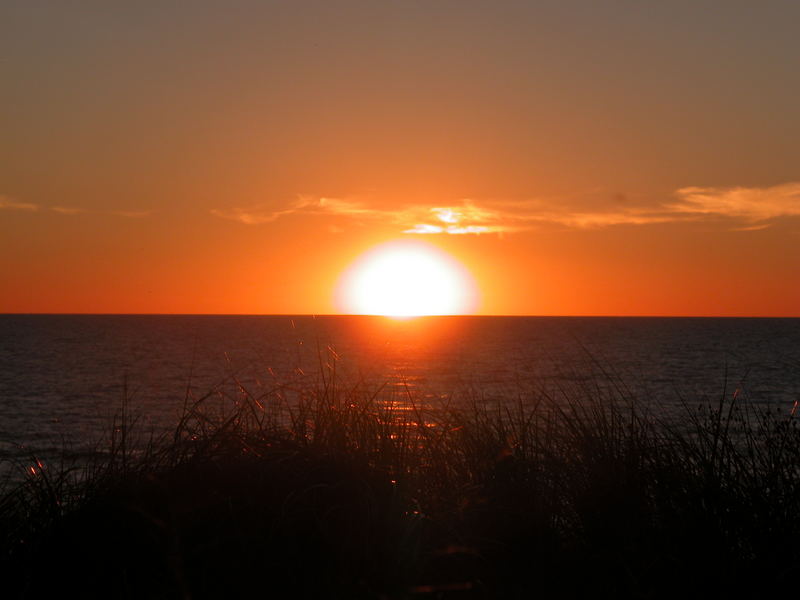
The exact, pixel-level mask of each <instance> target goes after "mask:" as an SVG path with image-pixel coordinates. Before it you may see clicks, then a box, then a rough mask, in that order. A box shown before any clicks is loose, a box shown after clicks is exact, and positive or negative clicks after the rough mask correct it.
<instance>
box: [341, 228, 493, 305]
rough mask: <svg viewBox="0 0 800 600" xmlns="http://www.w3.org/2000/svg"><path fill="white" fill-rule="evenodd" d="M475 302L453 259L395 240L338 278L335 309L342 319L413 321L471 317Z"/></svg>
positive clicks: (474, 292)
mask: <svg viewBox="0 0 800 600" xmlns="http://www.w3.org/2000/svg"><path fill="white" fill-rule="evenodd" d="M478 297H479V294H478V288H477V286H476V284H475V281H474V279H473V278H472V276H471V275H470V273H469V271H468V270H467V269H466V267H465V266H464V265H462V264H461V263H459V262H458V261H457V260H456V259H455V258H453V257H452V256H450V255H449V254H447V253H446V252H444V251H443V250H441V249H440V248H437V247H436V246H434V245H432V244H428V243H425V242H420V241H416V240H411V241H409V240H401V241H392V242H387V243H385V244H381V245H379V246H376V247H375V248H373V249H371V250H369V251H368V252H366V253H365V254H363V255H362V256H361V257H359V258H358V259H357V260H356V261H355V262H354V263H353V264H352V265H351V266H350V267H349V268H348V269H347V270H346V271H345V273H344V274H343V275H342V277H341V279H340V281H339V285H338V287H337V290H336V298H335V303H336V307H337V309H338V310H339V311H340V312H343V313H349V314H362V315H385V316H391V317H416V316H423V315H462V314H471V313H473V312H474V311H475V310H476V308H477V306H478Z"/></svg>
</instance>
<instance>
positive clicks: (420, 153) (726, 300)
mask: <svg viewBox="0 0 800 600" xmlns="http://www.w3.org/2000/svg"><path fill="white" fill-rule="evenodd" d="M140 4H144V3H134V4H131V5H129V6H126V7H120V6H116V7H112V6H110V5H109V4H108V3H105V2H96V3H92V2H86V3H81V5H80V6H81V8H79V9H78V8H75V6H71V7H70V6H67V3H60V2H52V3H30V2H22V1H19V2H13V1H12V2H10V3H9V4H8V7H7V8H4V9H3V12H4V14H3V15H2V18H0V79H1V80H2V81H3V82H4V84H3V86H4V92H3V100H2V102H3V109H2V111H0V131H2V132H3V134H2V140H1V141H0V312H89V313H94V312H124V313H127V312H136V313H140V312H144V313H150V312H155V313H292V314H296V313H317V314H319V313H330V312H335V310H336V308H335V305H334V290H335V287H336V284H337V281H338V279H339V277H340V275H341V274H342V273H343V272H344V271H345V270H346V269H347V267H348V266H349V265H350V264H351V263H352V262H353V261H354V260H355V259H356V258H357V257H358V256H360V255H361V254H363V253H364V252H366V251H368V250H369V249H370V248H371V247H373V246H375V245H376V244H380V243H382V242H385V241H388V240H393V239H408V238H416V239H424V240H425V241H427V242H429V243H432V244H434V245H436V246H439V247H440V248H442V249H444V250H445V251H447V252H449V253H450V254H452V255H453V256H454V257H456V258H457V259H458V260H459V261H460V262H461V263H463V264H464V265H465V266H466V267H467V268H468V269H469V270H470V271H471V273H472V274H473V276H474V278H475V279H476V281H477V282H478V284H479V287H480V292H481V298H482V301H481V305H480V308H479V312H481V313H483V314H536V315H726V316H734V315H759V316H769V315H774V316H778V315H782V316H800V279H799V278H798V275H797V274H798V273H800V250H798V248H800V146H798V143H797V140H798V139H800V112H798V111H797V108H796V107H797V98H798V97H800V79H798V77H797V65H798V64H800V44H798V43H797V41H796V32H795V30H794V29H795V25H796V23H797V22H800V5H798V4H797V3H795V2H788V1H787V2H780V1H773V2H764V3H758V5H756V3H737V2H727V1H725V2H723V1H720V2H670V3H658V4H656V3H633V2H622V1H617V2H612V1H608V2H588V1H587V2H577V1H576V2H567V1H564V2H546V1H545V2H537V3H528V2H504V3H488V2H470V1H466V0H462V1H458V2H456V1H452V2H450V1H440V2H404V3H390V2H386V3H382V2H378V3H376V2H291V3H289V2H286V3H284V2H268V3H266V2H228V3H221V2H197V3H193V8H192V12H187V9H186V8H185V5H184V4H182V3H174V4H171V3H153V4H152V5H151V4H147V5H146V6H145V5H140ZM662 4H663V5H662ZM534 5H535V6H534Z"/></svg>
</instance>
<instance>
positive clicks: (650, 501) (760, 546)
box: [0, 379, 800, 598]
mask: <svg viewBox="0 0 800 600" xmlns="http://www.w3.org/2000/svg"><path fill="white" fill-rule="evenodd" d="M675 423H676V422H675V421H674V422H672V424H668V423H663V422H659V421H658V420H655V419H653V418H652V417H648V416H647V414H646V412H645V411H644V410H643V409H642V407H641V406H640V405H639V404H637V402H636V401H635V400H634V399H633V398H630V397H628V396H627V394H626V393H625V392H624V391H623V390H621V389H617V391H616V392H614V393H606V392H602V391H601V390H600V389H580V390H579V389H575V390H571V391H562V392H560V393H558V394H549V393H545V392H541V393H539V394H534V395H531V396H530V397H525V398H522V399H517V400H513V401H509V402H508V403H506V404H496V403H488V402H482V401H480V400H479V399H475V400H473V401H472V402H471V403H464V402H462V403H461V404H460V405H459V406H458V407H445V406H435V407H434V406H428V405H426V404H423V403H422V402H420V401H418V400H417V399H415V398H414V397H413V394H411V393H410V392H409V393H406V391H401V392H399V393H388V392H386V391H385V390H377V391H375V390H372V391H370V390H367V389H364V388H363V387H362V386H360V385H355V386H352V387H349V388H345V387H344V386H342V385H341V384H338V383H336V384H334V383H332V382H331V381H330V380H325V379H321V380H320V382H319V384H318V385H315V386H312V387H310V388H308V389H303V388H297V387H295V388H291V389H290V386H288V385H287V386H279V387H276V388H274V389H271V390H266V391H264V390H262V391H259V393H252V392H249V391H247V390H245V389H244V388H243V387H241V386H238V388H237V391H236V392H235V393H233V394H227V393H223V392H222V391H221V390H215V391H213V392H210V393H209V394H207V395H206V396H204V397H202V398H197V399H192V398H191V397H190V396H187V405H186V409H185V411H184V415H183V418H182V419H181V420H180V423H179V424H178V426H177V428H176V430H175V431H174V433H173V434H171V435H170V436H169V438H159V439H157V440H147V441H144V442H143V441H142V440H140V439H137V438H136V427H135V422H133V420H132V419H131V418H129V416H128V415H124V414H123V415H121V417H120V419H119V420H118V422H116V423H115V424H114V427H113V432H112V434H111V439H110V440H109V443H108V448H107V449H106V450H105V451H104V452H100V453H98V454H97V456H96V457H95V458H94V459H92V460H89V461H87V460H86V459H85V458H83V459H81V461H80V462H76V463H74V464H68V463H67V462H64V463H62V464H61V465H52V464H39V463H37V462H36V460H35V459H32V461H31V464H26V465H25V468H26V469H28V475H27V479H26V481H25V482H24V483H23V484H22V485H16V486H14V487H13V488H10V489H8V490H6V491H5V493H4V495H3V497H2V505H0V525H1V527H2V529H0V534H2V536H3V537H2V540H0V541H1V542H2V553H3V554H2V575H3V584H2V585H3V588H4V589H3V596H4V597H6V598H41V597H48V598H52V597H60V596H65V595H77V596H80V597H103V598H216V597H245V596H246V597H319V598H328V597H340V598H529V597H542V598H582V597H589V596H591V597H613V598H675V597H684V598H685V597H724V596H733V597H753V598H758V597H765V598H766V597H772V596H774V595H775V594H777V593H778V592H780V591H782V590H784V589H791V587H793V586H792V585H791V584H793V583H794V582H796V581H797V577H798V575H800V562H798V560H799V559H800V544H798V541H799V540H800V537H798V533H800V531H799V530H800V433H799V432H798V429H797V427H796V421H795V420H794V414H793V411H792V412H791V413H789V412H788V411H783V412H781V411H776V410H774V409H773V410H771V411H770V410H756V409H754V408H752V407H751V406H750V405H748V404H747V403H744V402H742V401H741V400H740V399H739V398H738V397H737V395H736V394H735V393H733V394H728V393H725V394H723V395H722V396H721V398H720V399H719V401H718V402H717V403H715V404H713V405H709V404H704V405H703V406H701V407H700V408H688V407H687V408H686V417H685V419H683V420H681V421H677V423H679V424H677V425H676V424H675Z"/></svg>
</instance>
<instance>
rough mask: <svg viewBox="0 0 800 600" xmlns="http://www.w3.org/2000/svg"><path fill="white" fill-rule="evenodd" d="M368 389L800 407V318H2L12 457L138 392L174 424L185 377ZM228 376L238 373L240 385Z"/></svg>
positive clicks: (6, 447)
mask: <svg viewBox="0 0 800 600" xmlns="http://www.w3.org/2000/svg"><path fill="white" fill-rule="evenodd" d="M333 369H335V371H336V380H337V382H339V383H340V384H341V385H343V386H345V387H351V386H353V385H355V384H356V383H358V382H360V384H361V385H362V386H366V387H369V386H372V387H374V388H375V389H378V387H379V386H380V385H382V384H385V387H384V388H383V390H384V393H391V391H392V390H393V389H395V390H400V391H401V392H402V393H406V390H408V391H409V392H410V393H412V394H414V395H415V397H417V398H423V399H426V400H427V401H430V402H438V401H442V400H448V401H450V402H451V403H453V404H457V403H458V402H461V401H464V400H465V399H470V400H472V399H477V400H479V401H481V402H495V401H506V400H508V399H512V400H515V401H516V400H517V399H518V398H523V399H524V398H525V397H527V396H528V395H529V394H530V393H531V392H533V391H536V390H541V389H545V390H547V391H550V392H551V393H555V392H557V391H558V390H565V391H566V392H569V391H570V390H576V389H578V388H581V387H582V388H583V389H584V390H586V389H591V388H592V387H593V386H597V385H599V386H600V387H601V388H602V387H608V386H612V385H618V384H619V382H621V383H622V385H624V386H625V388H626V389H628V390H629V391H630V393H631V394H634V395H636V396H638V397H640V398H641V400H642V401H643V402H646V403H648V406H650V407H651V410H652V411H654V412H664V413H667V412H669V411H673V410H675V409H676V407H678V406H680V405H681V404H682V403H683V402H687V403H690V404H691V403H696V402H702V401H704V400H706V399H717V398H719V396H720V394H721V393H723V391H726V392H727V393H728V394H732V393H733V391H734V390H735V389H736V388H737V387H739V388H740V393H741V394H742V395H743V397H745V398H746V399H748V400H749V401H751V402H758V403H771V404H775V405H778V406H779V407H782V408H785V409H787V410H788V409H789V408H790V407H791V405H792V404H793V403H794V402H795V401H797V400H798V399H800V319H715V318H691V319H687V318H570V317H425V318H418V319H411V320H406V321H395V320H390V319H385V318H382V317H350V316H326V317H316V318H314V317H309V316H298V317H288V316H266V317H259V316H150V315H148V316H105V315H102V316H100V315H97V316H95V315H92V316H83V315H0V456H5V457H19V456H24V455H26V454H28V453H29V452H31V451H35V452H43V453H46V452H52V451H54V450H56V449H59V448H61V446H62V443H63V441H66V442H69V443H73V444H77V445H81V444H91V443H93V440H96V439H97V436H98V435H100V434H101V433H103V432H105V431H107V430H108V426H109V423H110V419H111V417H112V415H113V414H114V413H115V412H117V411H118V410H119V408H120V405H121V400H122V398H123V396H124V395H125V393H126V391H125V390H126V389H127V394H128V396H129V397H132V401H131V405H132V406H133V408H134V409H135V411H137V413H139V414H140V415H141V418H142V422H143V424H144V425H145V426H151V427H156V428H157V427H165V426H166V427H168V426H171V425H172V424H174V423H175V420H176V417H177V414H178V413H179V412H180V410H181V407H182V406H183V399H184V396H185V392H186V388H187V384H188V383H189V382H190V381H191V386H192V388H193V389H194V390H195V393H202V392H205V391H207V390H210V389H212V387H213V386H215V385H218V384H220V382H223V381H224V382H226V383H225V384H224V385H234V384H233V383H232V380H231V375H235V376H236V377H237V380H238V381H240V382H241V383H243V384H244V385H245V386H246V387H248V388H249V389H252V390H255V391H258V390H260V389H261V390H263V389H266V388H269V387H270V386H275V385H278V384H280V383H282V382H287V381H294V382H300V383H302V382H307V383H308V385H313V384H314V382H316V381H318V380H319V376H320V371H321V370H323V371H324V372H325V373H327V375H328V376H330V375H331V373H332V371H333ZM226 378H227V379H226Z"/></svg>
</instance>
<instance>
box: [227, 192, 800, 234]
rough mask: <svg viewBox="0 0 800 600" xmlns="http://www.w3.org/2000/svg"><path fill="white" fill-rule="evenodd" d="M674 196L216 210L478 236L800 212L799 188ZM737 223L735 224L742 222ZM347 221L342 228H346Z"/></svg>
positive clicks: (762, 221) (752, 219) (746, 221)
mask: <svg viewBox="0 0 800 600" xmlns="http://www.w3.org/2000/svg"><path fill="white" fill-rule="evenodd" d="M673 198H677V200H674V199H673V200H668V199H664V200H661V201H654V200H653V199H650V198H643V197H636V198H629V197H627V196H625V195H622V194H612V193H603V192H596V191H595V192H591V193H587V194H583V195H580V194H579V195H573V196H569V197H550V198H533V199H526V200H503V199H492V200H473V199H462V200H460V201H458V202H456V203H453V204H450V205H442V206H425V205H418V204H410V205H403V206H381V205H380V204H378V203H375V202H373V201H368V200H361V199H348V198H331V197H309V196H301V197H298V198H297V199H296V200H294V201H293V202H291V203H289V204H288V205H285V206H284V207H281V208H278V209H276V208H274V207H251V208H229V209H215V210H212V211H211V213H212V214H213V215H215V216H217V217H221V218H225V219H232V220H235V221H238V222H240V223H244V224H246V225H258V224H262V223H270V222H273V221H276V220H278V219H280V218H283V217H286V216H289V215H328V216H337V217H344V218H347V219H350V220H351V221H352V222H354V223H361V224H368V223H381V224H388V225H393V226H395V227H397V228H398V230H399V231H401V232H403V233H407V234H416V235H438V234H446V235H480V234H490V233H497V234H503V233H509V232H515V231H524V230H530V229H537V228H544V227H553V226H556V227H562V228H565V229H597V228H603V227H612V226H622V225H628V226H642V225H652V224H658V223H675V222H688V221H693V222H697V221H703V220H710V219H718V218H720V217H724V218H726V219H733V221H734V226H733V229H734V230H736V231H756V230H759V229H764V228H766V227H769V226H770V224H771V221H772V220H774V219H776V218H779V217H786V216H798V215H800V183H787V184H783V185H778V186H773V187H767V188H742V187H737V188H702V187H687V188H681V189H679V190H677V191H676V192H675V193H674V195H673ZM737 221H738V222H739V224H738V225H736V222H737ZM342 227H343V225H342V223H341V222H339V223H337V224H336V230H337V231H341V230H342Z"/></svg>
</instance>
